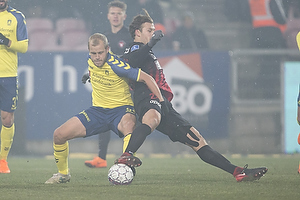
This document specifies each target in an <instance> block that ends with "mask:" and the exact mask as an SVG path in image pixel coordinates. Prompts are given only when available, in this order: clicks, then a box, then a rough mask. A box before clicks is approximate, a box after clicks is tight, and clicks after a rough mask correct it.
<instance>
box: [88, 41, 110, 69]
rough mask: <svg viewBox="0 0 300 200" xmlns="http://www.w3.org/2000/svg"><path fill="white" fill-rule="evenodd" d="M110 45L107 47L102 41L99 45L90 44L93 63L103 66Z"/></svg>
mask: <svg viewBox="0 0 300 200" xmlns="http://www.w3.org/2000/svg"><path fill="white" fill-rule="evenodd" d="M108 51H109V47H107V48H105V47H104V44H103V42H102V41H100V43H99V44H98V45H97V46H92V45H90V47H89V52H90V56H91V59H92V61H93V63H94V64H95V65H96V66H97V67H102V66H103V65H104V63H105V62H106V59H107V54H108Z"/></svg>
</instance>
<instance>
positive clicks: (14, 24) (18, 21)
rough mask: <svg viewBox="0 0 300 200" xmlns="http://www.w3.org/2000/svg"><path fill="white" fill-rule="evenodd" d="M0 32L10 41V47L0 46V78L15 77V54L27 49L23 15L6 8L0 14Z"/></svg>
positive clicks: (16, 60)
mask: <svg viewBox="0 0 300 200" xmlns="http://www.w3.org/2000/svg"><path fill="white" fill-rule="evenodd" d="M0 32H1V33H2V34H3V35H4V36H5V37H7V38H8V39H10V40H11V45H10V47H7V46H6V45H0V55H1V56H0V77H16V76H17V74H18V73H17V70H18V55H17V52H20V53H25V52H26V51H27V49H28V36H27V28H26V21H25V17H24V15H23V14H22V13H21V12H20V11H17V10H16V9H14V8H12V7H10V6H8V8H7V10H5V11H3V12H0Z"/></svg>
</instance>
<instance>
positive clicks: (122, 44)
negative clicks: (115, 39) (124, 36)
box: [119, 40, 126, 48]
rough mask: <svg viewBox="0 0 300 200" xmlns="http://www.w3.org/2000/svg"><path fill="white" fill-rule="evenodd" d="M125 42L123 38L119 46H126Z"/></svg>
mask: <svg viewBox="0 0 300 200" xmlns="http://www.w3.org/2000/svg"><path fill="white" fill-rule="evenodd" d="M125 44H126V43H125V42H124V41H123V40H121V41H119V47H120V48H123V47H124V46H125Z"/></svg>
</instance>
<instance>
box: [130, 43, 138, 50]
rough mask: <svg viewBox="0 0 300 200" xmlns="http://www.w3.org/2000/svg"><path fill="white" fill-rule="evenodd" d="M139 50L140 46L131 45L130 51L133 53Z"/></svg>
mask: <svg viewBox="0 0 300 200" xmlns="http://www.w3.org/2000/svg"><path fill="white" fill-rule="evenodd" d="M139 48H140V46H139V45H137V44H136V45H133V46H132V47H131V51H135V50H138V49H139Z"/></svg>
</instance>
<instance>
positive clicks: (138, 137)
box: [125, 124, 151, 154]
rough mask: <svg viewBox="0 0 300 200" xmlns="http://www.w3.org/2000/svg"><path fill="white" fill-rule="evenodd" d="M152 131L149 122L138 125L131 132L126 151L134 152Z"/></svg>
mask: <svg viewBox="0 0 300 200" xmlns="http://www.w3.org/2000/svg"><path fill="white" fill-rule="evenodd" d="M150 133H151V128H150V127H149V126H148V125H147V124H141V125H140V126H138V127H136V128H135V129H134V131H133V132H132V134H131V137H130V140H129V143H128V146H127V148H126V150H125V152H127V153H130V154H133V153H135V152H136V151H137V150H138V149H139V148H140V147H141V146H142V144H143V143H144V141H145V139H146V137H147V136H148V135H149V134H150Z"/></svg>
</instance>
